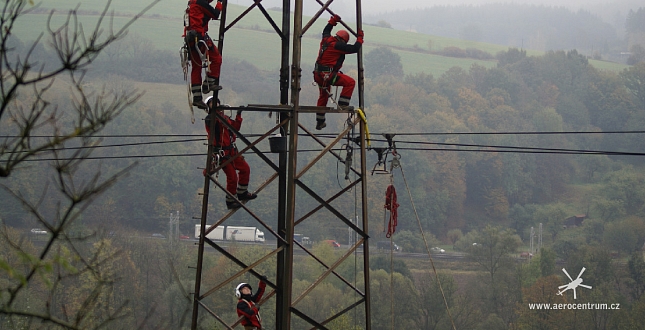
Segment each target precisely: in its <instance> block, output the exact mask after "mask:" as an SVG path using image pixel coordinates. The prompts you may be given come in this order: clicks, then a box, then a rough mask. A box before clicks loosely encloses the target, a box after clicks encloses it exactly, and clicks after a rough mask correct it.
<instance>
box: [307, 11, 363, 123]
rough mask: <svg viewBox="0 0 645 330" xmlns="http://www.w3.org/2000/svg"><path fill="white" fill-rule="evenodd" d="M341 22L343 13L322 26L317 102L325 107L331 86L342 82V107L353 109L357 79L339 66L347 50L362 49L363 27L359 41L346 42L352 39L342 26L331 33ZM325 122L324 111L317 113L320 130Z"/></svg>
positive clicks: (339, 100) (315, 74)
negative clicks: (345, 72)
mask: <svg viewBox="0 0 645 330" xmlns="http://www.w3.org/2000/svg"><path fill="white" fill-rule="evenodd" d="M338 22H340V16H338V15H334V16H332V17H331V18H330V19H329V22H328V24H327V25H326V26H325V28H324V29H323V33H322V40H321V41H320V50H319V51H318V59H317V60H316V65H315V67H314V81H315V82H316V83H317V84H318V89H319V96H318V103H317V104H316V105H317V106H319V107H326V106H327V101H328V100H329V95H330V92H331V86H342V87H343V89H342V90H341V92H340V97H339V98H338V106H339V108H340V109H343V110H352V109H353V108H352V107H350V106H349V101H350V99H351V98H352V93H353V92H354V86H355V85H356V81H355V80H354V78H352V77H350V76H347V75H345V74H343V73H342V72H341V71H340V68H341V67H342V66H343V61H345V54H354V53H357V52H358V51H359V50H360V49H361V45H362V44H363V31H361V30H359V31H358V34H357V35H358V37H357V38H356V43H354V44H353V45H350V44H348V43H347V41H349V33H348V32H347V31H345V30H339V31H338V32H336V35H335V36H332V35H331V30H332V29H333V28H334V26H336V24H337V23H338ZM326 126H327V124H326V123H325V114H324V113H317V114H316V129H317V130H321V129H323V128H325V127H326Z"/></svg>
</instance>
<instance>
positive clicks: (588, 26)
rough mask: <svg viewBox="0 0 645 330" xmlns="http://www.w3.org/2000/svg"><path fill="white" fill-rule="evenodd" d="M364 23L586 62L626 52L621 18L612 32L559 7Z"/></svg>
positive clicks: (464, 10) (397, 14)
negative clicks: (563, 54) (574, 55)
mask: <svg viewBox="0 0 645 330" xmlns="http://www.w3.org/2000/svg"><path fill="white" fill-rule="evenodd" d="M634 9H637V8H634ZM367 21H368V22H371V23H374V24H377V25H381V26H383V25H388V24H389V25H391V26H392V27H394V28H396V29H400V30H408V31H410V30H411V31H416V32H419V33H425V34H430V35H438V36H443V37H450V38H458V39H466V40H473V41H481V42H486V43H493V44H499V45H507V46H509V47H516V48H525V49H534V50H541V51H549V50H570V49H577V50H578V51H579V52H581V53H584V54H586V55H589V56H591V55H595V56H596V57H597V58H604V59H612V60H619V57H618V54H619V53H620V52H624V51H625V50H626V49H627V45H626V43H624V42H623V41H622V38H620V37H619V35H621V36H622V35H623V34H624V22H625V18H624V17H623V19H622V22H623V24H621V26H620V31H617V28H616V27H614V26H612V25H610V24H609V23H607V22H605V21H603V20H602V19H601V18H600V17H599V16H597V15H594V14H591V13H590V12H589V11H585V10H579V11H572V10H570V9H567V8H565V7H546V6H536V5H527V4H512V3H498V4H486V5H478V6H465V5H462V6H434V7H429V8H423V9H418V10H398V11H392V12H389V13H385V14H381V15H378V16H374V17H370V18H369V19H368V20H367ZM379 22H380V23H379Z"/></svg>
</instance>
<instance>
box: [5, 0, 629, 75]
mask: <svg viewBox="0 0 645 330" xmlns="http://www.w3.org/2000/svg"><path fill="white" fill-rule="evenodd" d="M146 3H147V2H145V1H143V2H132V1H125V0H114V1H113V2H112V4H111V7H110V8H111V9H110V13H114V15H115V17H114V20H113V22H112V23H113V26H114V28H115V29H116V28H119V27H121V26H123V25H124V24H125V23H126V22H127V21H128V20H129V19H130V17H132V15H134V14H135V13H137V12H138V11H140V10H141V9H143V8H144V6H145V4H146ZM105 4H106V2H105V1H97V2H84V3H82V4H81V5H80V7H79V9H78V18H79V22H80V23H81V24H82V25H83V27H84V29H85V31H90V30H91V29H92V28H93V27H94V26H95V24H96V18H97V17H98V16H97V15H98V14H99V13H100V12H101V11H102V10H103V9H104V7H105ZM77 5H78V1H75V0H55V1H51V2H48V3H44V4H43V5H42V6H41V7H40V8H41V9H42V10H39V11H37V12H34V13H32V14H29V15H26V16H25V17H23V19H22V20H21V21H19V22H18V24H17V28H16V30H15V31H16V33H15V34H16V35H17V36H18V37H19V38H20V39H21V40H23V41H26V40H35V38H37V37H38V35H39V34H40V33H41V32H42V31H44V30H45V27H46V22H47V18H48V15H49V14H48V13H49V12H50V11H51V10H52V9H55V13H54V15H53V17H52V21H51V23H52V24H51V25H52V26H53V27H56V26H60V24H61V23H62V22H64V20H65V18H66V13H67V11H68V10H69V9H72V8H75V7H76V6H77ZM246 9H247V8H246V7H242V6H239V5H234V4H231V5H229V6H228V12H227V24H230V23H231V22H232V21H233V20H234V19H235V18H236V17H238V16H239V15H240V14H241V13H242V12H243V11H244V10H246ZM184 10H185V1H161V2H160V3H158V4H157V5H156V6H154V7H153V8H152V9H151V10H150V11H148V12H147V13H146V15H145V16H144V17H142V18H140V19H139V20H138V21H137V22H135V23H134V25H132V26H131V27H130V29H129V33H130V34H133V35H135V36H137V37H140V38H142V39H146V40H149V41H150V42H152V44H153V45H154V47H155V48H156V49H159V50H166V51H172V52H177V53H178V51H179V48H180V47H181V45H182V39H181V35H182V33H183V13H184ZM268 12H269V14H270V15H271V17H272V18H273V20H274V21H275V22H276V24H277V25H278V26H281V24H282V22H281V14H282V13H281V12H280V11H277V10H269V11H268ZM327 16H328V15H327V14H324V15H323V16H322V17H321V18H319V19H318V20H317V21H316V22H315V23H314V24H313V25H312V26H311V27H310V28H309V29H308V30H307V31H305V33H304V35H303V36H302V65H303V66H304V67H305V68H306V67H308V66H312V65H313V61H314V60H315V58H316V54H317V51H318V44H319V38H320V32H321V31H322V28H323V27H324V26H325V24H326V21H327ZM310 19H311V18H310V17H305V18H304V19H303V25H306V24H307V23H308V22H309V20H310ZM110 25H111V24H110V20H107V21H106V22H105V23H104V24H103V27H104V28H105V29H109V28H110ZM291 25H293V22H291ZM349 25H350V26H352V25H353V24H351V23H349ZM218 29H219V22H213V21H211V23H210V35H211V37H212V38H214V39H216V38H218V33H217V31H218ZM364 30H365V44H364V51H363V53H364V54H366V53H368V52H369V51H371V50H373V49H374V48H376V47H383V46H385V47H391V48H392V50H393V51H394V52H395V53H397V54H398V55H399V56H400V57H401V62H402V64H403V70H404V72H405V73H406V74H414V73H419V72H425V73H429V74H432V75H434V76H435V77H438V76H440V75H441V74H442V73H443V72H445V71H446V70H448V69H449V68H451V67H454V66H459V67H462V68H465V69H468V68H469V67H470V66H472V65H473V64H475V63H476V64H478V65H482V66H485V67H488V68H490V67H493V66H495V65H496V62H495V61H494V60H476V59H469V58H454V57H447V56H440V55H436V54H433V53H431V52H435V53H436V52H438V51H441V50H443V49H444V48H446V47H458V48H460V49H464V50H465V49H470V48H472V49H478V50H481V51H484V52H487V53H489V54H491V55H493V56H494V55H495V54H496V53H498V52H500V51H505V50H507V49H508V47H507V46H502V45H494V44H486V43H480V42H474V41H468V40H458V39H451V38H443V37H438V36H432V35H427V34H420V33H415V32H408V31H401V30H393V29H387V28H382V27H376V26H369V25H366V26H364ZM225 38H226V39H225V42H224V47H222V49H221V51H222V54H223V56H224V60H225V61H226V60H227V59H239V60H245V61H248V62H250V63H253V65H255V66H256V67H258V68H260V69H262V70H271V71H272V70H277V69H278V68H279V66H280V48H281V46H280V42H281V41H280V38H279V36H278V34H277V33H276V32H275V31H274V29H273V27H272V26H271V25H270V24H269V22H268V21H267V19H266V18H265V17H264V15H262V13H261V12H260V11H259V10H258V9H257V8H254V9H253V10H251V11H250V12H249V13H248V14H247V15H245V16H244V17H243V18H242V19H241V20H239V21H238V22H237V23H236V24H235V25H234V26H233V27H231V28H230V29H229V30H228V31H227V32H226V34H225ZM291 42H292V41H291ZM291 48H293V47H291ZM527 53H528V55H535V56H537V55H541V54H542V52H537V51H530V50H528V51H527ZM590 62H591V63H592V65H594V66H596V67H597V68H599V69H602V70H611V71H619V70H622V69H624V68H625V67H626V66H625V65H622V64H617V63H611V62H604V61H595V60H591V61H590ZM354 63H355V62H354V61H352V60H348V61H347V66H351V65H353V64H354ZM178 64H179V59H178Z"/></svg>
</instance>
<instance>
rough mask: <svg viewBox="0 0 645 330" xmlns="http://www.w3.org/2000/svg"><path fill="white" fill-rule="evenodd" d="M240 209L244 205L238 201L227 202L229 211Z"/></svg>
mask: <svg viewBox="0 0 645 330" xmlns="http://www.w3.org/2000/svg"><path fill="white" fill-rule="evenodd" d="M240 207H242V204H240V203H238V202H237V201H232V202H229V201H226V208H227V209H229V210H233V209H239V208H240Z"/></svg>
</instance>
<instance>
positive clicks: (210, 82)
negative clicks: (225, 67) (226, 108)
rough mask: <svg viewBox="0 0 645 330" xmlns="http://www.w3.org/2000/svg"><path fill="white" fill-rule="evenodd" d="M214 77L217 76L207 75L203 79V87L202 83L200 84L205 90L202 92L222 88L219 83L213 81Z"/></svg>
mask: <svg viewBox="0 0 645 330" xmlns="http://www.w3.org/2000/svg"><path fill="white" fill-rule="evenodd" d="M216 79H217V78H214V77H208V76H207V77H206V80H205V81H204V85H205V87H204V85H202V86H203V87H202V90H204V89H205V90H206V92H204V93H208V92H215V91H219V90H222V86H220V85H218V84H216V83H215V80H216Z"/></svg>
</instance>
